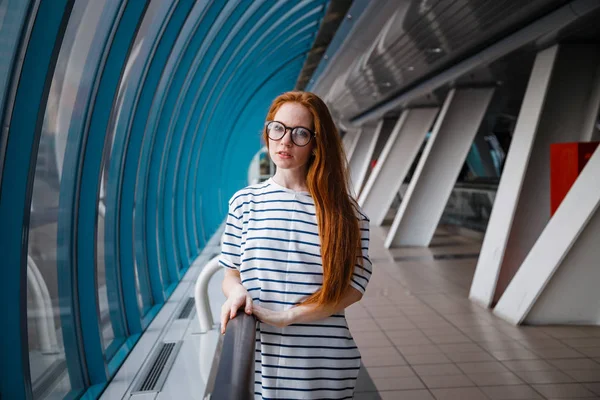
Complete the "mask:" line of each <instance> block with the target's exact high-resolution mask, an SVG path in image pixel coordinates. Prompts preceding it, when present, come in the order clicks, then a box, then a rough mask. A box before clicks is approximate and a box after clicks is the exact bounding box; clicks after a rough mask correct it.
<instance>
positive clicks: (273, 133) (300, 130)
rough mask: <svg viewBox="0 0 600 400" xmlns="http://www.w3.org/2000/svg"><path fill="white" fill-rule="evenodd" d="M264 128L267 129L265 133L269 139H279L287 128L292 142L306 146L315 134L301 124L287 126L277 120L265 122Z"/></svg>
mask: <svg viewBox="0 0 600 400" xmlns="http://www.w3.org/2000/svg"><path fill="white" fill-rule="evenodd" d="M265 129H266V130H267V135H268V136H269V138H270V139H271V140H281V139H283V137H284V136H285V133H286V132H287V131H288V129H289V130H291V132H292V142H294V144H295V145H296V146H299V147H304V146H306V145H307V144H308V143H310V141H311V139H312V138H313V137H314V136H315V133H314V132H313V131H311V130H310V129H308V128H304V127H302V126H295V127H288V126H285V125H284V124H282V123H281V122H278V121H267V122H265Z"/></svg>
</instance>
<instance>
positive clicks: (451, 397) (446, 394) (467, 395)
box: [431, 387, 489, 400]
mask: <svg viewBox="0 0 600 400" xmlns="http://www.w3.org/2000/svg"><path fill="white" fill-rule="evenodd" d="M431 393H433V396H434V397H435V398H436V399H437V400H459V399H460V400H489V397H487V396H486V395H485V393H483V392H482V391H481V389H479V388H475V387H472V388H448V389H431Z"/></svg>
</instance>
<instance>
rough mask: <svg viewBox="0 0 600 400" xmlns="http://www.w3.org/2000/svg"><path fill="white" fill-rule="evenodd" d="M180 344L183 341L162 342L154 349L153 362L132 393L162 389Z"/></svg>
mask: <svg viewBox="0 0 600 400" xmlns="http://www.w3.org/2000/svg"><path fill="white" fill-rule="evenodd" d="M180 346H181V342H169V343H162V344H161V345H160V347H158V348H157V349H156V350H155V351H154V356H153V359H152V362H150V364H149V365H148V367H147V368H146V371H145V372H144V374H143V375H142V379H141V383H140V384H139V385H138V387H137V389H136V390H134V391H133V392H132V393H131V394H132V395H133V394H135V393H143V392H146V393H147V392H158V391H160V390H161V389H162V386H163V383H164V382H165V379H166V378H167V375H168V374H169V371H170V370H171V367H172V366H173V362H174V361H175V356H176V355H177V352H178V350H179V347H180Z"/></svg>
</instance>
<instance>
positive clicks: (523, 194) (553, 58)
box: [469, 45, 600, 307]
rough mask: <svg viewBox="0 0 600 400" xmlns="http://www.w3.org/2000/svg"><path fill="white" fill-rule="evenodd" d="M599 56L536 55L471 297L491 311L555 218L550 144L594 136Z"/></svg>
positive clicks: (569, 51) (583, 49)
mask: <svg viewBox="0 0 600 400" xmlns="http://www.w3.org/2000/svg"><path fill="white" fill-rule="evenodd" d="M599 59H600V57H599V52H598V50H597V49H596V48H595V47H594V46H580V45H561V46H560V47H559V46H558V45H557V46H553V47H551V48H549V49H546V50H544V51H542V52H540V53H539V54H538V55H537V58H536V61H535V63H534V66H533V70H532V73H531V77H530V79H529V84H528V87H527V90H526V93H525V98H524V99H523V104H522V106H521V113H520V114H519V117H518V120H517V124H516V126H515V131H514V133H513V138H512V143H511V145H510V149H509V152H508V155H507V159H506V163H505V166H504V171H503V174H502V178H501V180H500V185H499V187H498V191H497V194H496V200H495V203H494V208H493V209H492V214H491V216H490V221H489V223H488V227H487V231H486V235H485V239H484V241H483V245H482V249H481V254H480V257H479V261H478V264H477V267H476V270H475V275H474V277H473V282H472V284H471V292H470V294H469V298H470V299H471V300H473V301H475V302H477V303H479V304H481V305H483V306H484V307H489V306H490V305H492V304H493V303H494V302H496V301H498V299H499V298H500V296H501V295H502V293H503V292H504V290H505V288H506V287H507V286H508V284H509V282H510V281H511V279H512V278H513V276H514V275H515V273H516V272H517V271H518V269H519V267H520V266H521V264H522V263H523V261H524V260H525V258H526V256H527V254H528V253H529V251H530V250H531V249H532V247H533V245H534V243H535V242H536V240H538V237H539V236H540V234H541V232H542V231H543V230H544V228H545V226H546V224H547V223H548V220H549V219H550V173H549V172H550V144H551V143H559V142H572V141H579V140H582V139H584V138H585V136H586V134H587V133H588V132H583V130H584V129H586V128H585V126H586V123H587V121H589V118H588V116H587V114H588V113H589V112H591V111H590V110H589V102H590V98H591V97H592V93H593V89H594V88H593V87H592V84H593V82H595V74H596V71H597V66H598V60H599ZM567 99H568V100H567ZM595 112H596V110H594V113H595Z"/></svg>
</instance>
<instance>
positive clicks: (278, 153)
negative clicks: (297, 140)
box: [277, 151, 292, 159]
mask: <svg viewBox="0 0 600 400" xmlns="http://www.w3.org/2000/svg"><path fill="white" fill-rule="evenodd" d="M277 155H278V156H279V157H281V158H285V159H288V158H292V155H291V154H290V153H286V152H285V151H279V152H277Z"/></svg>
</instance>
